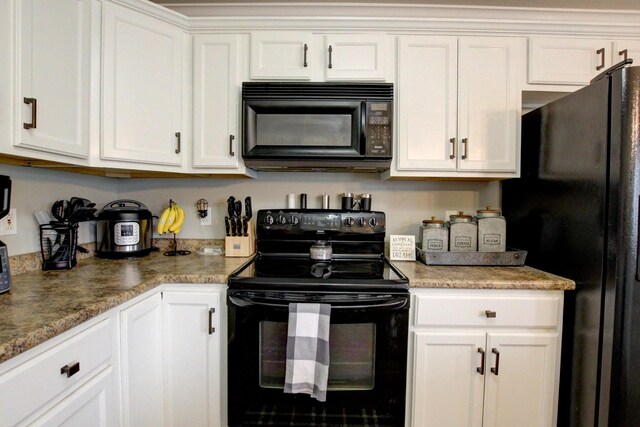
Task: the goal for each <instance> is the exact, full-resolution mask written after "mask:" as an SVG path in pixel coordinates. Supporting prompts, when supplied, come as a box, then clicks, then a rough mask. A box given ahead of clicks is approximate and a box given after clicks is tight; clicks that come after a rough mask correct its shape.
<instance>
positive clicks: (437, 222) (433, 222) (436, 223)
mask: <svg viewBox="0 0 640 427" xmlns="http://www.w3.org/2000/svg"><path fill="white" fill-rule="evenodd" d="M422 224H423V225H424V226H426V227H444V221H443V220H441V219H436V217H435V216H432V217H431V219H423V220H422Z"/></svg>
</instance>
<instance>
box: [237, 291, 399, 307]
mask: <svg viewBox="0 0 640 427" xmlns="http://www.w3.org/2000/svg"><path fill="white" fill-rule="evenodd" d="M229 301H230V302H231V303H233V304H234V305H236V306H238V307H251V306H258V307H273V308H287V309H288V308H289V303H290V302H291V303H305V302H306V303H319V304H329V305H331V309H332V310H349V309H351V310H353V309H385V310H399V309H401V308H405V307H407V306H408V305H409V299H408V298H406V297H393V296H390V297H388V298H381V299H380V300H377V301H376V300H373V301H370V302H369V301H368V302H365V301H362V302H363V303H362V304H350V303H349V302H350V300H348V299H347V300H343V301H339V300H331V301H318V300H315V299H309V300H306V301H305V300H299V301H289V302H276V301H282V300H280V299H271V298H268V297H267V298H264V297H257V298H256V297H253V296H245V295H242V296H237V295H233V296H232V295H230V296H229ZM353 302H356V301H355V300H354V301H353Z"/></svg>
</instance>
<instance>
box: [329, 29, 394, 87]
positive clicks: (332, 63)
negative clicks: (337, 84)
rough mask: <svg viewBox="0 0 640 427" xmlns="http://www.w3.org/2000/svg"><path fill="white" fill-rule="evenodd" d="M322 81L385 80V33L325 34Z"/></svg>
mask: <svg viewBox="0 0 640 427" xmlns="http://www.w3.org/2000/svg"><path fill="white" fill-rule="evenodd" d="M324 47H325V55H326V61H325V78H326V80H385V79H386V77H387V72H386V71H387V70H386V61H387V59H388V58H387V39H386V35H385V34H335V35H328V36H325V43H324Z"/></svg>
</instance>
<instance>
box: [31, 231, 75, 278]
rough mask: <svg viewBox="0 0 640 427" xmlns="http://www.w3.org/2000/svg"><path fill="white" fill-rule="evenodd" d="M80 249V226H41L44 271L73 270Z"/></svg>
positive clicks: (41, 251)
mask: <svg viewBox="0 0 640 427" xmlns="http://www.w3.org/2000/svg"><path fill="white" fill-rule="evenodd" d="M77 248H78V224H69V223H59V224H56V223H52V224H42V225H41V226H40V253H41V254H42V269H43V270H62V269H69V268H73V267H74V266H75V265H76V263H77V260H76V250H77Z"/></svg>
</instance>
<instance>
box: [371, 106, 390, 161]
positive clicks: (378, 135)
mask: <svg viewBox="0 0 640 427" xmlns="http://www.w3.org/2000/svg"><path fill="white" fill-rule="evenodd" d="M391 105H392V103H391V102H388V101H369V102H367V123H366V127H367V130H366V135H367V148H366V151H365V153H366V156H367V157H391V139H392V135H393V133H392V127H391V122H392V117H393V111H392V110H393V109H392V108H391Z"/></svg>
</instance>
